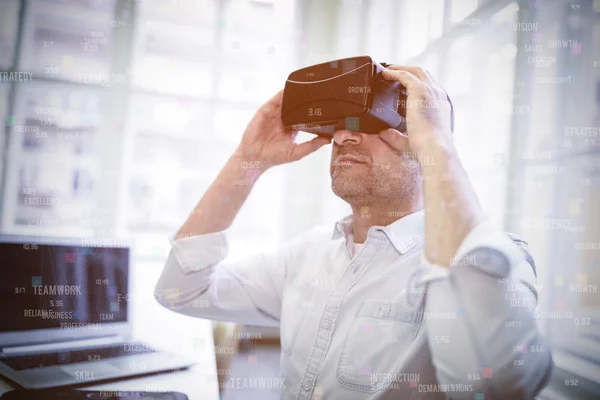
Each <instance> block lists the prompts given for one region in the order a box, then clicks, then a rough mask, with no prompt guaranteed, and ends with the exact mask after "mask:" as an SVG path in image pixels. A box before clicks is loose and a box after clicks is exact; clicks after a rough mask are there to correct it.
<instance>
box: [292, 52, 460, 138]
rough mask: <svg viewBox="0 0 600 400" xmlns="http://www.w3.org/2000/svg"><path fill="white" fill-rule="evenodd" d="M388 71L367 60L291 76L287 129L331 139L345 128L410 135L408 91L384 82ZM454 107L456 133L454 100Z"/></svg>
mask: <svg viewBox="0 0 600 400" xmlns="http://www.w3.org/2000/svg"><path fill="white" fill-rule="evenodd" d="M388 66H389V64H385V63H381V64H380V63H377V62H374V61H373V60H372V59H371V57H369V56H363V57H352V58H344V59H341V60H335V61H330V62H327V63H323V64H317V65H313V66H310V67H306V68H302V69H299V70H297V71H294V72H292V73H291V74H290V76H289V77H288V79H287V81H286V83H285V88H284V92H283V104H282V106H281V118H282V121H283V125H285V126H286V127H288V128H292V129H297V130H301V131H304V132H310V133H315V134H317V135H332V134H333V132H335V131H336V130H341V129H346V130H349V131H356V132H363V133H371V134H378V133H379V132H381V131H382V130H384V129H388V128H394V129H397V130H399V131H400V132H406V89H405V88H404V86H402V85H401V84H400V83H399V82H394V81H388V80H385V79H384V78H383V76H382V74H381V72H382V71H383V70H384V69H386V68H387V67H388ZM448 101H450V97H448ZM450 106H451V115H452V116H451V118H452V121H451V124H452V130H454V108H453V107H452V102H451V101H450Z"/></svg>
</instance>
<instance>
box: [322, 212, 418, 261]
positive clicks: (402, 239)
mask: <svg viewBox="0 0 600 400" xmlns="http://www.w3.org/2000/svg"><path fill="white" fill-rule="evenodd" d="M424 215H425V214H424V212H423V210H420V211H417V212H414V213H412V214H409V215H406V216H404V217H402V218H399V219H398V220H396V221H394V222H392V223H391V224H389V225H387V226H377V225H374V226H372V227H371V228H369V232H371V231H374V230H381V231H383V232H384V233H385V235H386V236H387V237H388V239H389V240H390V242H392V244H393V245H394V247H395V248H396V250H398V252H400V254H405V253H407V252H408V251H409V250H410V249H412V248H413V247H415V246H416V245H417V244H419V243H421V242H422V241H423V239H424V238H425V221H424ZM353 219H354V217H353V215H352V214H350V215H348V216H346V217H344V218H342V219H341V220H339V221H337V222H336V223H335V225H334V227H333V232H332V235H331V239H338V238H340V237H342V236H344V238H345V239H346V240H348V238H350V237H352V221H353Z"/></svg>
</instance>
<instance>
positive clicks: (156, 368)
mask: <svg viewBox="0 0 600 400" xmlns="http://www.w3.org/2000/svg"><path fill="white" fill-rule="evenodd" d="M130 267H131V247H130V246H129V245H128V244H126V243H124V242H117V240H104V241H102V240H98V239H96V240H94V239H62V238H51V239H49V238H33V237H27V236H1V235H0V374H1V375H3V376H4V377H6V378H8V379H9V380H11V381H12V382H14V383H16V384H17V385H19V386H21V387H23V388H27V389H41V388H49V387H56V386H66V385H82V384H90V382H97V381H102V380H107V379H114V378H123V377H128V376H134V375H142V374H149V373H155V372H161V371H168V370H177V369H182V368H186V367H188V366H190V365H192V364H193V362H192V361H191V360H186V359H184V358H183V357H181V356H178V355H175V354H171V353H168V352H165V351H160V350H158V349H155V348H152V347H150V346H148V345H146V344H145V343H142V342H139V341H135V340H133V339H132V337H131V333H132V326H131V305H130V303H131V300H132V298H131V295H130V293H129V290H130V288H131V285H130V280H131V275H132V274H131V269H130Z"/></svg>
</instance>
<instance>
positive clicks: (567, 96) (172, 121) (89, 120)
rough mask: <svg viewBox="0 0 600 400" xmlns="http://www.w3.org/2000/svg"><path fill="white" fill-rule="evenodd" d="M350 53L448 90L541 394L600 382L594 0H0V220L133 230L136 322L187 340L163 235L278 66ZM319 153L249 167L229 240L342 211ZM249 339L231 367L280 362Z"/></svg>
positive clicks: (276, 80)
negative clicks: (537, 336)
mask: <svg viewBox="0 0 600 400" xmlns="http://www.w3.org/2000/svg"><path fill="white" fill-rule="evenodd" d="M357 55H370V56H371V57H373V58H374V59H375V60H378V61H380V62H387V63H395V64H418V65H422V66H424V67H426V68H427V69H429V70H430V71H431V73H432V74H433V75H434V76H435V77H436V78H437V80H438V81H439V82H440V83H441V84H442V85H443V86H444V87H445V89H446V90H447V92H448V93H449V94H450V96H451V97H452V99H453V102H454V106H455V112H456V125H455V130H454V132H455V133H454V135H455V140H456V143H457V147H458V149H459V152H460V155H461V157H462V160H463V163H464V165H465V167H466V169H467V171H468V173H469V175H470V177H471V180H472V182H473V184H474V185H475V188H476V190H477V192H478V194H479V197H480V199H481V202H482V204H483V206H484V208H485V209H486V211H487V213H488V214H489V215H490V217H491V218H492V219H493V220H494V221H495V222H496V223H497V224H498V225H499V226H501V227H502V228H503V229H505V230H507V231H510V232H515V233H517V234H519V235H521V236H522V237H523V238H525V239H526V240H527V241H528V242H529V245H530V250H531V252H532V254H533V255H534V258H535V260H536V264H537V271H538V291H539V293H540V298H539V307H538V314H537V315H536V318H537V319H538V322H539V324H540V326H541V327H542V329H543V332H544V334H545V335H546V337H547V339H548V340H549V343H550V344H551V345H552V348H553V351H554V353H553V354H554V360H555V363H556V369H555V373H554V377H553V380H552V382H551V384H550V385H549V387H548V388H547V389H546V390H545V391H544V392H543V394H542V395H540V398H547V399H571V398H592V397H594V396H600V389H599V387H600V386H599V385H600V294H598V290H597V289H598V284H599V283H600V157H599V155H600V1H599V0H570V1H562V0H554V1H551V0H529V1H509V0H487V1H486V0H0V77H1V79H0V116H1V117H2V120H3V122H4V123H3V124H1V126H0V130H1V132H0V148H1V149H2V150H3V151H2V152H1V153H0V176H1V181H0V184H1V186H0V188H1V196H0V233H6V234H25V235H43V236H70V237H82V238H101V239H106V240H113V239H117V238H121V237H130V238H133V239H134V241H135V263H134V270H133V273H134V281H135V284H134V287H133V288H131V293H132V294H134V296H133V298H134V299H135V301H133V306H134V307H135V311H134V313H133V315H134V317H135V320H134V321H135V329H136V334H137V335H138V336H142V337H143V338H146V339H147V340H150V341H155V342H156V341H161V342H165V341H171V342H173V338H174V337H176V336H174V335H177V337H183V338H185V339H182V340H179V341H178V342H177V343H173V346H174V347H177V346H184V345H186V344H187V345H193V344H194V343H195V342H198V341H200V340H202V338H198V337H195V336H194V329H195V327H196V326H197V325H198V324H201V323H205V322H206V321H202V320H196V319H191V318H187V317H183V316H179V315H174V314H173V313H170V312H168V311H166V310H163V309H161V308H160V307H159V306H158V305H157V304H156V302H155V301H154V298H153V294H152V290H153V288H154V285H155V283H156V281H157V279H158V276H159V274H160V272H161V270H162V267H163V265H164V261H165V260H166V257H167V254H168V251H169V243H168V237H169V236H170V235H172V234H174V233H175V232H176V230H177V229H178V228H179V226H180V225H181V224H182V223H183V221H184V220H185V218H186V217H187V215H188V213H189V212H190V211H191V210H192V208H193V207H194V205H195V203H196V202H197V201H198V200H199V199H200V197H201V196H202V194H203V193H204V191H205V190H206V189H207V187H208V186H209V185H210V183H211V182H212V180H213V179H214V178H215V177H216V175H217V174H218V172H219V170H220V168H221V167H222V166H223V164H224V163H225V161H226V160H227V158H228V157H229V156H230V155H231V154H232V153H233V151H234V150H235V148H236V146H237V144H238V141H239V140H240V138H241V135H242V132H243V130H244V128H245V126H246V124H247V123H248V121H249V120H250V118H251V117H252V115H253V113H254V112H255V110H256V109H257V108H258V107H259V106H260V105H261V104H262V103H263V102H264V101H266V100H267V99H268V98H269V97H271V96H272V95H273V94H274V93H275V92H276V91H277V90H279V89H280V88H282V87H283V85H284V83H285V79H286V77H287V75H288V74H289V73H290V72H291V71H293V70H294V69H297V68H300V67H304V66H308V65H311V64H316V63H320V62H325V61H330V60H333V59H337V58H343V57H352V56H357ZM11 72H20V73H21V74H9V73H11ZM310 137H311V135H309V134H305V135H304V136H301V138H302V140H306V139H308V138H310ZM329 154H330V147H327V148H326V149H325V150H321V151H319V152H317V153H315V154H312V155H311V156H309V157H307V158H305V159H303V160H301V161H299V162H297V163H294V164H291V165H286V166H281V167H278V168H276V169H273V170H270V171H269V172H268V173H267V174H266V175H265V176H264V177H263V178H261V180H260V181H259V182H258V184H257V186H256V188H255V190H254V191H253V193H252V195H251V196H250V199H249V201H248V202H247V203H246V204H245V205H244V207H243V209H242V212H241V214H240V215H239V217H238V218H237V220H236V221H235V223H234V225H233V242H232V246H231V254H232V257H234V258H238V257H244V256H245V255H247V254H249V253H251V252H252V251H254V250H257V249H261V250H262V249H265V250H268V249H272V248H276V247H278V246H279V245H281V244H282V243H283V242H285V241H286V240H289V239H291V238H292V237H294V236H295V235H297V234H299V233H301V232H303V231H305V230H307V229H308V228H310V227H312V226H314V225H316V224H326V225H330V226H333V223H334V221H336V220H337V219H339V218H340V217H342V216H344V215H346V214H348V213H349V212H350V210H349V208H348V206H347V205H346V204H345V203H343V202H342V201H341V200H339V199H337V198H336V197H335V196H334V195H333V193H332V192H331V189H330V181H329V172H328V171H329V170H328V165H329ZM32 194H35V195H36V196H39V197H47V198H51V199H53V200H52V201H49V202H48V204H43V205H30V204H26V202H25V201H24V199H25V197H26V196H28V195H32ZM0 263H1V261H0ZM244 329H245V330H246V332H255V334H252V335H250V334H249V335H247V337H260V338H265V339H268V338H273V339H276V338H277V335H278V332H277V331H268V330H261V329H258V328H253V327H245V328H244ZM252 346H258V345H254V344H252V345H251V346H250V347H251V348H250V350H249V351H250V352H251V351H253V350H252V348H253V347H252ZM246 347H248V346H246ZM246 350H247V349H246ZM258 357H259V358H258V359H257V358H256V355H254V356H253V357H250V356H244V357H241V358H239V357H236V359H237V360H238V361H237V363H238V364H236V361H234V364H236V365H238V366H237V367H235V365H234V366H232V367H231V375H234V376H235V374H236V373H240V372H239V371H241V369H239V368H243V364H246V365H250V367H251V368H253V369H256V368H266V366H267V365H269V368H271V367H272V368H273V369H274V373H275V374H276V373H277V369H278V365H277V363H278V361H279V360H278V356H277V355H274V356H272V357H271V356H264V357H263V356H258ZM269 357H271V358H269ZM257 360H258V362H257ZM257 365H258V366H262V367H257ZM236 368H237V369H236ZM236 371H238V372H236ZM274 393H275V394H276V393H277V392H276V391H275V392H274ZM237 394H238V395H240V394H239V392H238V393H237ZM226 396H227V395H225V397H226ZM590 396H591V397H590ZM230 398H234V397H230ZM240 398H242V397H240ZM263 398H266V397H263ZM275 398H276V397H275Z"/></svg>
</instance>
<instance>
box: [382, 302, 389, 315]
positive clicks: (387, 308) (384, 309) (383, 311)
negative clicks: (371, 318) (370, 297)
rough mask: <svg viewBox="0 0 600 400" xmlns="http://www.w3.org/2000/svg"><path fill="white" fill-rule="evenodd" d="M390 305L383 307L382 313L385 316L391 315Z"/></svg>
mask: <svg viewBox="0 0 600 400" xmlns="http://www.w3.org/2000/svg"><path fill="white" fill-rule="evenodd" d="M390 311H391V310H390V305H389V304H384V305H382V306H381V312H382V313H384V314H389V312H390Z"/></svg>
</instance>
